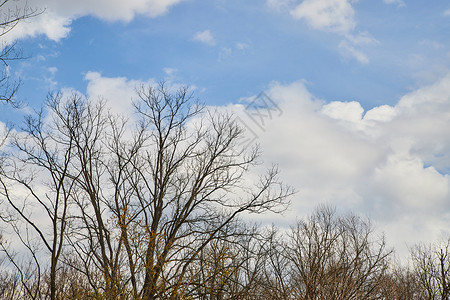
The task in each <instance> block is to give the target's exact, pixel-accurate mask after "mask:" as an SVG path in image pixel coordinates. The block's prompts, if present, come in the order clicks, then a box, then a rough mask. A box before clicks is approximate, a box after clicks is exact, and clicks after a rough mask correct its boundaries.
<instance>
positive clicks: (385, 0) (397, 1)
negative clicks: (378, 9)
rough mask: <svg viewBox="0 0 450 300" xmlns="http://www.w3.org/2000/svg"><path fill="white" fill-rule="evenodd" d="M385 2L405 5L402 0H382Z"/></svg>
mask: <svg viewBox="0 0 450 300" xmlns="http://www.w3.org/2000/svg"><path fill="white" fill-rule="evenodd" d="M383 1H384V3H386V4H397V5H398V6H405V2H403V0H383Z"/></svg>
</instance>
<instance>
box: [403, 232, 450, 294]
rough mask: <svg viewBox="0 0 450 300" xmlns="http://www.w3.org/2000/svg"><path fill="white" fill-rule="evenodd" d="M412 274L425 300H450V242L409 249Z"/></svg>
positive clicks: (422, 245)
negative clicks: (413, 273) (412, 268)
mask: <svg viewBox="0 0 450 300" xmlns="http://www.w3.org/2000/svg"><path fill="white" fill-rule="evenodd" d="M411 257H412V261H413V267H414V272H415V275H416V278H417V282H418V285H419V287H420V289H421V290H422V296H423V297H424V298H426V299H449V298H450V240H448V241H447V242H446V243H445V244H443V245H441V246H436V245H429V246H426V245H424V244H419V245H416V246H414V247H413V248H411Z"/></svg>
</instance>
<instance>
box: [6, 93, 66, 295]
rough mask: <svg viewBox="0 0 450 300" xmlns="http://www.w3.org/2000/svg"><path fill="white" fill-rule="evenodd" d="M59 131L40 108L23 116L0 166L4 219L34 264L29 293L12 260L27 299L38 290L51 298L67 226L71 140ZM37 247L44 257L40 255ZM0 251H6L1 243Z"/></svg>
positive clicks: (58, 125) (11, 257)
mask: <svg viewBox="0 0 450 300" xmlns="http://www.w3.org/2000/svg"><path fill="white" fill-rule="evenodd" d="M49 105H51V103H50V102H49ZM55 129H56V130H55ZM63 133H64V131H63V130H61V123H60V122H58V121H57V120H55V122H54V123H52V124H46V123H45V121H44V115H43V111H42V110H41V111H40V112H38V113H37V114H36V116H35V117H32V116H30V117H28V118H27V119H26V123H25V127H24V128H23V131H22V132H21V133H17V132H16V133H15V134H14V135H12V136H11V144H12V146H13V150H12V151H11V152H9V153H8V157H7V159H5V160H4V161H3V163H2V166H1V167H2V168H1V174H0V187H1V189H0V193H1V195H2V196H3V197H4V198H5V199H6V201H7V203H8V207H9V210H10V213H11V215H10V216H8V217H7V218H8V220H6V222H7V224H8V225H10V228H11V229H12V230H13V232H14V233H15V236H16V238H17V239H18V240H20V241H21V242H22V244H23V246H24V247H25V248H26V249H27V250H28V254H29V255H30V257H32V258H33V261H34V264H35V270H36V272H35V274H34V276H35V277H36V279H35V281H34V283H36V284H37V288H36V289H35V290H34V291H32V290H31V289H29V288H28V287H27V282H26V280H25V277H26V276H24V275H23V274H22V273H23V272H22V270H21V269H20V268H19V265H18V264H17V263H16V262H14V265H15V266H16V268H17V269H18V271H19V272H20V273H21V281H22V284H23V286H24V287H25V289H26V291H27V293H28V295H29V296H30V297H32V298H36V297H43V296H42V295H41V293H48V295H49V297H50V299H56V296H57V295H56V276H57V268H58V262H59V258H60V255H61V252H62V250H63V244H64V236H65V232H66V227H67V216H68V209H69V198H70V197H71V193H72V192H73V188H74V182H73V180H72V179H73V178H71V177H69V176H68V175H69V170H70V168H71V166H70V164H71V159H72V155H73V154H72V148H73V139H72V138H71V137H70V136H67V135H64V134H63ZM5 219H6V217H3V220H4V221H5ZM48 227H49V228H50V230H47V228H48ZM41 245H43V249H44V253H45V254H44V256H41V255H40V252H41V251H40V250H41V249H40V248H41ZM3 250H4V252H8V251H7V248H6V247H3ZM47 255H49V267H50V270H49V271H48V272H49V285H48V290H47V291H43V290H42V289H41V276H42V274H43V272H44V271H45V267H46V266H47V262H48V261H47V259H46V257H47ZM8 257H9V258H10V259H11V260H12V261H14V259H13V255H11V254H8Z"/></svg>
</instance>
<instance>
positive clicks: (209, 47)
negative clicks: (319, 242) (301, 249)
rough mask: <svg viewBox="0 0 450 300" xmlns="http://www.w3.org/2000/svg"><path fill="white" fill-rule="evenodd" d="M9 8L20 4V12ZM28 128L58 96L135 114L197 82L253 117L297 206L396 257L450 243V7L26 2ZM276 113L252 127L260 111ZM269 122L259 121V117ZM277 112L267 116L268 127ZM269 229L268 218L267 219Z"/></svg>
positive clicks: (21, 38) (15, 34) (257, 136)
mask: <svg viewBox="0 0 450 300" xmlns="http://www.w3.org/2000/svg"><path fill="white" fill-rule="evenodd" d="M20 2H25V1H22V0H20V1H11V5H14V7H15V6H16V5H18V6H20ZM28 5H29V6H30V7H32V8H36V9H39V10H41V11H42V14H40V15H39V16H38V17H35V18H33V19H30V20H28V21H27V22H23V23H20V24H19V25H18V26H17V27H16V28H15V29H14V30H13V31H12V32H10V33H9V35H7V36H5V37H3V38H4V41H3V42H6V43H10V42H12V41H17V42H18V46H20V47H22V49H23V51H24V53H25V55H26V56H28V57H29V58H28V59H26V60H23V61H19V62H15V63H12V64H11V65H10V67H9V69H8V71H9V72H10V74H11V75H12V76H13V77H20V78H21V80H22V83H23V84H22V86H21V89H20V92H19V99H20V100H22V101H23V102H24V103H26V104H27V106H26V107H25V108H24V109H22V111H17V110H14V111H12V110H11V109H8V108H7V107H4V106H2V107H1V111H0V121H1V122H3V123H8V122H9V123H17V122H18V120H20V119H21V118H22V117H23V114H24V112H26V111H27V110H28V111H29V110H30V109H32V108H36V107H39V106H40V105H42V103H43V101H44V100H45V97H46V95H47V94H48V93H49V92H50V91H55V90H61V89H63V90H64V89H76V90H78V91H81V92H82V93H85V94H86V95H88V96H89V97H92V98H96V97H98V96H103V97H105V98H106V99H108V101H109V103H110V105H111V106H112V107H113V109H114V110H116V111H127V110H129V109H130V102H131V99H132V97H133V91H134V88H135V87H136V85H138V84H140V83H152V82H158V81H161V80H166V81H168V82H170V83H171V84H182V85H188V86H191V87H192V88H193V89H194V91H195V95H196V96H197V97H198V98H199V99H201V100H202V101H203V102H204V103H206V104H207V105H210V106H218V107H227V108H228V109H230V110H233V111H234V112H235V113H236V114H237V115H239V116H241V120H242V121H243V124H244V126H246V128H247V129H248V132H250V133H251V137H252V138H253V139H254V140H255V141H257V142H259V143H260V144H261V147H262V149H263V151H264V154H263V159H264V162H265V163H266V164H272V163H278V164H279V166H280V169H281V171H282V175H281V176H282V178H283V180H284V181H285V182H287V183H289V184H291V185H293V186H294V187H295V188H296V189H297V190H298V194H297V195H296V196H295V197H294V198H292V206H291V209H290V211H289V212H287V213H286V215H285V216H284V217H277V216H268V217H265V218H266V219H265V220H266V221H267V220H270V221H271V222H278V223H279V224H285V225H286V224H289V223H292V221H293V220H295V218H296V217H301V216H303V215H305V213H307V212H309V211H310V210H311V209H312V208H314V207H315V206H317V205H318V204H320V203H331V204H334V205H336V206H337V207H338V209H339V210H342V211H346V210H352V211H354V212H357V213H360V214H363V215H367V216H369V217H370V218H372V220H373V221H374V224H375V225H376V227H377V228H379V229H381V230H384V231H385V233H386V235H387V237H388V241H389V243H390V245H392V246H395V247H396V248H397V249H398V250H399V252H400V253H401V252H402V251H403V252H404V251H405V250H406V249H407V248H406V247H407V246H408V245H412V244H413V243H415V242H418V241H424V242H430V241H437V240H439V239H446V238H448V237H449V236H450V177H449V174H450V126H449V125H450V1H448V0H442V1H431V2H430V1H425V0H411V1H407V0H404V1H402V0H359V1H358V0H303V1H302V0H249V1H238V0H128V1H123V0H108V1H107V0H96V1H87V0H79V1H70V0H28ZM261 92H263V94H261V95H262V96H261V97H259V98H257V101H263V102H264V103H270V105H269V106H270V110H267V111H262V109H261V108H260V110H259V113H260V115H256V116H255V115H253V117H252V113H254V112H255V111H254V110H253V111H252V110H251V109H252V101H253V100H255V97H256V96H258V95H260V93H261ZM261 113H262V114H261ZM262 115H264V119H262ZM261 220H264V219H263V218H261Z"/></svg>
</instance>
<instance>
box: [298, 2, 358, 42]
mask: <svg viewBox="0 0 450 300" xmlns="http://www.w3.org/2000/svg"><path fill="white" fill-rule="evenodd" d="M291 15H292V16H293V17H294V18H296V19H303V20H305V22H306V23H307V24H308V25H309V26H311V27H312V28H314V29H319V30H325V31H333V32H337V33H341V34H346V33H348V32H350V31H351V30H353V29H354V28H355V24H356V22H355V20H354V15H355V12H354V10H353V7H352V5H351V4H350V2H349V1H348V0H304V1H303V2H302V3H300V4H299V5H297V6H296V7H295V8H294V9H293V10H292V11H291Z"/></svg>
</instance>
